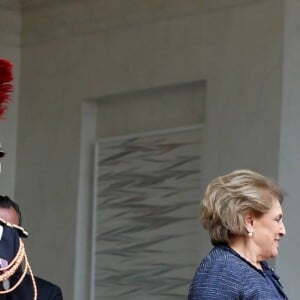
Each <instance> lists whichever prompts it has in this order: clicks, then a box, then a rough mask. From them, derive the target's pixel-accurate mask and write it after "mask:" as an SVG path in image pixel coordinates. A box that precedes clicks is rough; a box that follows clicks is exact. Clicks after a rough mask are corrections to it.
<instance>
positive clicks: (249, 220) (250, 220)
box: [244, 212, 254, 233]
mask: <svg viewBox="0 0 300 300" xmlns="http://www.w3.org/2000/svg"><path fill="white" fill-rule="evenodd" d="M244 223H245V227H246V230H247V232H248V233H249V232H252V233H253V224H254V215H253V213H251V212H247V213H246V214H245V215H244Z"/></svg>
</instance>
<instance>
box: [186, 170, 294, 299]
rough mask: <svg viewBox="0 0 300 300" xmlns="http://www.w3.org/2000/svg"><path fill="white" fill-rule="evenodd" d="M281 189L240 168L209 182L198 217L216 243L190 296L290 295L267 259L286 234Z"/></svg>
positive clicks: (231, 297)
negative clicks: (286, 292)
mask: <svg viewBox="0 0 300 300" xmlns="http://www.w3.org/2000/svg"><path fill="white" fill-rule="evenodd" d="M282 200H283V191H282V190H281V189H280V187H279V186H278V185H277V183H275V182H274V181H273V180H271V179H270V178H267V177H265V176H262V175H260V174H258V173H255V172H253V171H250V170H238V171H234V172H232V173H230V174H227V175H225V176H222V177H218V178H216V179H214V180H213V181H212V182H211V183H210V184H209V185H208V187H207V189H206V191H205V194H204V198H203V200H202V207H201V213H200V218H201V222H202V225H203V226H204V228H205V229H206V230H207V231H208V233H209V235H210V239H211V242H212V244H213V245H214V248H213V249H212V250H211V252H210V253H209V255H208V256H207V257H206V258H204V260H203V261H202V262H201V264H200V266H199V267H198V270H197V272H196V274H195V276H194V278H193V280H192V283H191V286H190V289H189V296H188V299H189V300H202V299H203V300H211V299H226V300H228V299H245V300H248V299H249V300H250V299H251V300H253V299H259V300H271V299H272V300H274V299H288V298H287V296H286V294H285V292H284V291H283V287H282V285H281V284H280V282H279V277H278V276H277V275H276V274H275V273H274V272H273V270H272V269H271V268H270V267H269V266H268V264H267V263H266V262H265V260H266V259H269V258H271V257H275V256H277V254H278V246H279V241H280V239H281V238H282V237H283V236H285V234H286V231H285V226H284V224H283V220H282V217H283V214H282V208H281V202H282Z"/></svg>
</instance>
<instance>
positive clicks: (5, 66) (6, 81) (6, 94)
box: [0, 58, 13, 119]
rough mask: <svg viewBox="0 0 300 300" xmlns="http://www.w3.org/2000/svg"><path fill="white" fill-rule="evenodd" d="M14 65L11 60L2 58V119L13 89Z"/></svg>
mask: <svg viewBox="0 0 300 300" xmlns="http://www.w3.org/2000/svg"><path fill="white" fill-rule="evenodd" d="M12 69H13V65H12V63H11V62H10V61H8V60H6V59H3V58H0V119H2V117H3V114H4V112H5V111H6V109H7V107H8V104H9V102H10V101H11V99H10V94H11V93H12V91H13V85H12V81H13V71H12Z"/></svg>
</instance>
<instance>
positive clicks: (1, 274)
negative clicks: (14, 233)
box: [0, 238, 37, 300]
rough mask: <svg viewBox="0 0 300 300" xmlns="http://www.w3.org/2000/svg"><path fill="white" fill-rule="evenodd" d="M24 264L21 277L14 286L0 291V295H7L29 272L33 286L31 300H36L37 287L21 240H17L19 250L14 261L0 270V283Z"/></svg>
mask: <svg viewBox="0 0 300 300" xmlns="http://www.w3.org/2000/svg"><path fill="white" fill-rule="evenodd" d="M23 262H24V270H23V272H22V275H21V276H20V278H19V280H18V281H17V282H16V283H15V285H14V286H12V287H11V288H9V289H8V290H4V291H0V295H1V294H8V293H10V292H12V291H14V290H15V289H16V288H17V287H18V286H19V285H20V284H21V283H22V281H23V279H24V277H25V275H26V273H27V271H29V274H30V277H31V280H32V285H33V292H34V294H33V300H37V287H36V282H35V279H34V276H33V272H32V269H31V267H30V264H29V261H28V258H27V255H26V251H25V246H24V243H23V241H22V239H21V238H19V250H18V252H17V254H16V256H15V257H14V259H13V260H12V261H11V262H10V263H9V264H8V265H7V266H6V267H3V268H0V282H3V281H5V280H8V279H9V278H10V277H11V276H12V275H14V274H15V272H16V271H17V269H18V268H19V267H20V266H21V265H22V263H23Z"/></svg>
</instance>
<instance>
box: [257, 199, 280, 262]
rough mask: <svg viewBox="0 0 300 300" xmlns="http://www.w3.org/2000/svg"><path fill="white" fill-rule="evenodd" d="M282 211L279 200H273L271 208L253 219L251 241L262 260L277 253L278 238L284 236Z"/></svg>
mask: <svg viewBox="0 0 300 300" xmlns="http://www.w3.org/2000/svg"><path fill="white" fill-rule="evenodd" d="M282 217H283V213H282V208H281V205H280V203H279V201H274V205H273V207H272V208H271V210H270V211H269V212H268V213H266V214H264V215H263V216H261V217H258V218H254V219H253V231H254V232H253V237H252V239H253V242H254V243H255V245H256V248H257V250H258V255H259V257H261V259H262V260H265V259H269V258H271V257H275V256H277V255H278V247H279V241H280V239H281V238H282V237H283V236H285V234H286V231H285V226H284V224H283V220H282Z"/></svg>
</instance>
